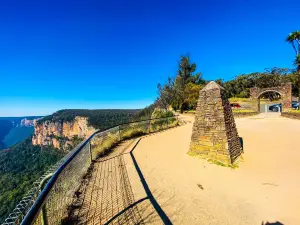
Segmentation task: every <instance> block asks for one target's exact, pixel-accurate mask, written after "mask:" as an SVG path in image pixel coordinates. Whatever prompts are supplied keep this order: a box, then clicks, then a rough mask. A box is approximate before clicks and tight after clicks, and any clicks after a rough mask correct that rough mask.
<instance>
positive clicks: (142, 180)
mask: <svg viewBox="0 0 300 225" xmlns="http://www.w3.org/2000/svg"><path fill="white" fill-rule="evenodd" d="M185 120H186V121H187V123H186V124H185V125H183V126H180V127H177V128H173V129H170V130H166V131H162V132H159V133H155V134H151V135H148V136H145V137H143V138H141V139H140V141H139V139H133V140H130V141H126V142H123V143H122V144H121V145H119V146H118V147H117V148H116V149H115V150H114V152H113V154H111V155H109V156H107V157H106V158H102V159H100V160H98V161H97V162H96V163H95V164H94V167H93V170H92V173H91V177H90V179H89V181H88V182H87V183H86V186H85V187H83V189H82V193H83V194H81V199H79V201H81V203H80V205H81V207H80V208H78V209H77V210H76V211H75V212H74V216H75V217H76V218H77V221H76V222H75V224H163V222H162V219H164V220H165V222H167V223H166V224H205V225H207V224H230V225H232V224H249V225H250V224H251V225H253V224H257V225H261V224H262V223H263V224H266V222H269V223H270V224H276V225H280V224H297V225H298V224H300V213H299V209H300V176H299V173H300V145H299V141H298V137H299V131H300V121H297V120H292V119H287V118H282V117H279V116H278V114H268V115H265V114H261V115H259V116H255V117H251V118H241V119H236V124H237V128H238V132H239V135H240V136H241V137H242V138H243V141H244V151H245V154H244V160H243V162H241V163H240V165H239V168H236V169H231V168H226V167H221V166H217V165H214V164H210V163H208V162H207V161H205V160H202V159H200V158H197V157H191V156H189V155H187V151H188V148H189V143H190V137H191V132H192V122H193V117H192V116H186V117H185ZM132 149H134V150H133V151H132ZM130 152H131V154H130ZM145 190H146V191H145ZM166 217H167V219H166ZM168 219H169V220H170V221H168ZM168 222H169V223H168ZM276 222H280V223H276Z"/></svg>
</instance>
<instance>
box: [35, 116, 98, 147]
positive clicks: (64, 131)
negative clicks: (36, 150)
mask: <svg viewBox="0 0 300 225" xmlns="http://www.w3.org/2000/svg"><path fill="white" fill-rule="evenodd" d="M93 132H95V129H94V128H93V127H92V126H88V118H86V117H79V116H76V117H75V118H74V120H72V121H71V122H67V121H52V120H46V121H43V122H41V123H36V124H35V126H34V135H33V137H32V144H33V145H41V146H46V145H53V147H55V148H59V149H67V148H68V147H69V146H72V144H73V141H74V138H76V139H78V138H79V139H85V138H87V137H88V136H90V135H91V134H92V133H93Z"/></svg>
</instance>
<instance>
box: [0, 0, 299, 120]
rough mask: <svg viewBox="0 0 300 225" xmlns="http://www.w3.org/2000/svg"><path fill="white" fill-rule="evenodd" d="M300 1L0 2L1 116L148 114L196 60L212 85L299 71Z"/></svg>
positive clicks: (126, 0) (109, 0) (60, 0)
mask: <svg viewBox="0 0 300 225" xmlns="http://www.w3.org/2000/svg"><path fill="white" fill-rule="evenodd" d="M299 8H300V1H299V0H285V1H284V0H280V1H279V0H277V1H276V0H272V1H269V0H255V1H251V0H244V1H243V0H239V1H231V0H224V1H215V0H207V1H201V0H198V1H188V0H185V1H183V0H181V1H176V0H172V1H163V0H159V1H157V0H148V1H143V0H136V1H130V0H124V1H114V0H107V1H103V0H95V1H88V0H85V1H77V0H72V1H64V0H59V1H55V0H38V1H30V0H26V1H25V0H24V1H15V0H9V1H1V3H0V27H1V32H0V43H1V44H0V78H1V79H0V116H21V115H46V114H50V113H52V112H54V111H56V110H58V109H65V108H141V107H144V106H146V105H148V104H150V103H152V102H153V101H154V100H155V98H156V94H157V90H156V85H157V83H158V82H164V81H165V80H166V79H167V77H168V76H174V75H175V74H176V69H177V60H178V59H179V57H180V55H181V54H185V53H189V54H190V56H191V58H192V61H194V62H196V63H197V67H198V71H201V72H202V73H203V75H204V78H205V79H209V80H213V79H218V78H223V79H225V80H228V79H231V78H233V77H234V76H236V75H238V74H241V73H249V72H254V71H262V70H264V68H268V67H273V66H277V67H290V68H291V67H293V65H292V61H293V58H294V52H293V49H292V47H291V46H290V45H288V44H287V43H285V37H286V36H287V35H288V34H289V33H290V32H291V31H294V30H299V29H300V17H299Z"/></svg>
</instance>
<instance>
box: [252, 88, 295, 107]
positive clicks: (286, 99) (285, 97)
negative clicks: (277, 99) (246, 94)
mask: <svg viewBox="0 0 300 225" xmlns="http://www.w3.org/2000/svg"><path fill="white" fill-rule="evenodd" d="M267 92H276V93H278V94H280V96H281V99H282V109H283V110H286V109H290V108H291V107H292V83H285V84H282V85H281V86H277V87H271V88H257V87H254V88H251V89H250V98H252V99H256V100H257V112H259V111H260V96H261V95H262V94H264V93H267Z"/></svg>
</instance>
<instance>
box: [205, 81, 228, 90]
mask: <svg viewBox="0 0 300 225" xmlns="http://www.w3.org/2000/svg"><path fill="white" fill-rule="evenodd" d="M212 89H220V90H221V89H223V90H224V88H223V87H221V86H220V85H219V84H217V83H216V82H215V81H211V82H209V83H208V84H207V85H206V86H205V87H204V88H203V89H202V90H203V91H207V90H212Z"/></svg>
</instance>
